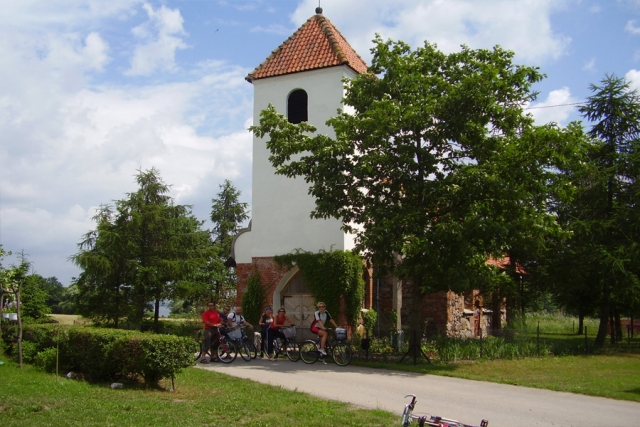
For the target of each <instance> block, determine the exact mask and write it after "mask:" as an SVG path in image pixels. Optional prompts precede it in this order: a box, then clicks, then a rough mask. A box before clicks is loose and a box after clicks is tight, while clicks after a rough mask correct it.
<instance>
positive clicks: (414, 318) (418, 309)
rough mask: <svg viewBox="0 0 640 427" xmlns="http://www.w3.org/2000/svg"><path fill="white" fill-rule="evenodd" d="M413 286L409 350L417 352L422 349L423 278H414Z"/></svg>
mask: <svg viewBox="0 0 640 427" xmlns="http://www.w3.org/2000/svg"><path fill="white" fill-rule="evenodd" d="M412 285H413V286H412V288H411V322H410V324H411V331H410V333H409V348H413V349H415V350H417V349H419V348H420V347H419V346H420V342H421V340H422V278H414V279H413V284H412ZM414 331H415V332H414ZM414 337H415V341H414ZM414 344H415V346H414Z"/></svg>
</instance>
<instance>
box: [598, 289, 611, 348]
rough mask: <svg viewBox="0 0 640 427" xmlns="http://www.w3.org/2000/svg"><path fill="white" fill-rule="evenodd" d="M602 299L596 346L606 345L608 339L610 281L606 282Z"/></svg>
mask: <svg viewBox="0 0 640 427" xmlns="http://www.w3.org/2000/svg"><path fill="white" fill-rule="evenodd" d="M602 291H603V292H602V301H601V302H600V325H598V335H596V342H595V346H596V348H602V347H604V341H605V340H606V339H607V324H608V323H609V298H610V295H609V283H608V282H607V283H605V284H604V286H603V289H602Z"/></svg>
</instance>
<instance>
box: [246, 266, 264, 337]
mask: <svg viewBox="0 0 640 427" xmlns="http://www.w3.org/2000/svg"><path fill="white" fill-rule="evenodd" d="M263 304H264V288H263V287H262V283H261V282H260V273H258V270H256V269H254V270H253V273H251V276H249V279H248V280H247V291H246V292H245V293H244V295H243V296H242V313H243V314H244V317H245V319H247V322H249V323H251V324H252V325H257V324H258V321H259V320H260V315H261V314H262V306H263Z"/></svg>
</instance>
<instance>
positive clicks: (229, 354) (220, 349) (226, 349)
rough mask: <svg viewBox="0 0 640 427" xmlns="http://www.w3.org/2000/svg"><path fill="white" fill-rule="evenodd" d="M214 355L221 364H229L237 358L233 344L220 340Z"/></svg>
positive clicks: (236, 351)
mask: <svg viewBox="0 0 640 427" xmlns="http://www.w3.org/2000/svg"><path fill="white" fill-rule="evenodd" d="M216 354H217V355H218V360H219V361H221V362H222V363H231V362H233V361H234V360H236V357H238V350H237V349H236V346H235V344H234V343H233V342H231V341H229V342H227V341H222V340H221V341H220V342H218V345H217V347H216Z"/></svg>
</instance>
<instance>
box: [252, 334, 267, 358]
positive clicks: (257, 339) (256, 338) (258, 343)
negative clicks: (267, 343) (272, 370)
mask: <svg viewBox="0 0 640 427" xmlns="http://www.w3.org/2000/svg"><path fill="white" fill-rule="evenodd" d="M253 346H254V347H255V348H256V350H257V351H260V352H261V353H264V350H265V349H263V348H262V336H260V334H253Z"/></svg>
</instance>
